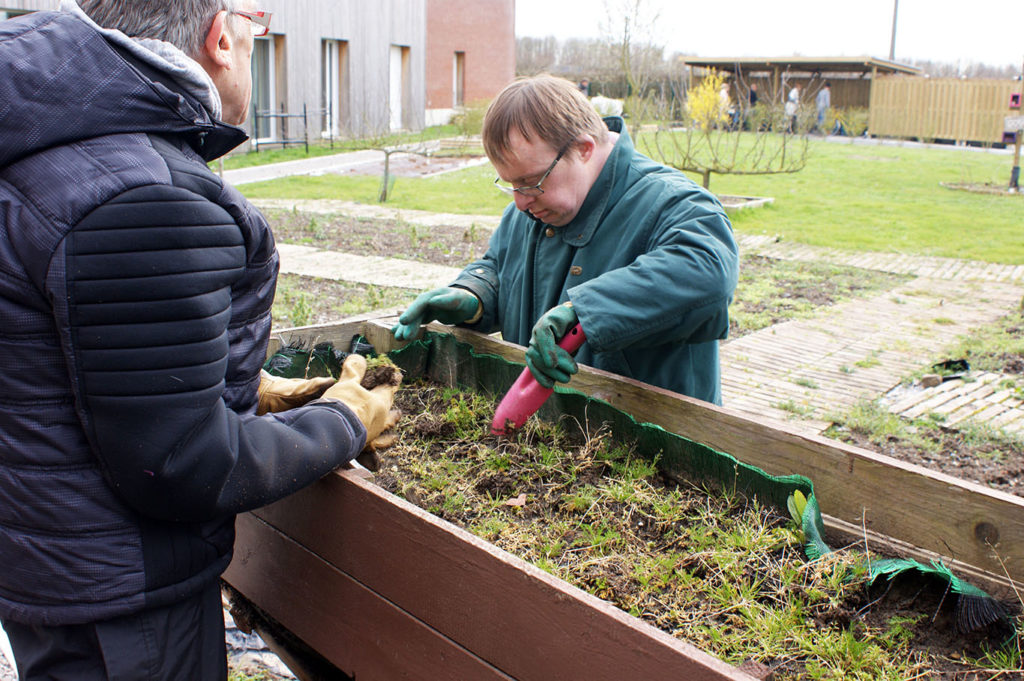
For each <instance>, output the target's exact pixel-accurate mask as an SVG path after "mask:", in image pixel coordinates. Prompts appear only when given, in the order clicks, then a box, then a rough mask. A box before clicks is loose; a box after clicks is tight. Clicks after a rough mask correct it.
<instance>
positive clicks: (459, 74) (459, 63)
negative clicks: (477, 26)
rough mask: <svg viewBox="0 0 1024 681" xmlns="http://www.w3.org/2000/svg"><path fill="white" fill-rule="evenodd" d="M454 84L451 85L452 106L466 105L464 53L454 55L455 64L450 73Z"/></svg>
mask: <svg viewBox="0 0 1024 681" xmlns="http://www.w3.org/2000/svg"><path fill="white" fill-rule="evenodd" d="M452 75H453V76H454V78H455V82H454V83H453V84H452V94H453V96H452V106H454V107H460V106H463V105H465V103H466V53H465V52H456V53H455V64H454V69H453V71H452Z"/></svg>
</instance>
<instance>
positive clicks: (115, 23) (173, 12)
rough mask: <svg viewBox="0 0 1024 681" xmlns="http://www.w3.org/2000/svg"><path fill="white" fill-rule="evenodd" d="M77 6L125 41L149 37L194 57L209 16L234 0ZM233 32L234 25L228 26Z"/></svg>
mask: <svg viewBox="0 0 1024 681" xmlns="http://www.w3.org/2000/svg"><path fill="white" fill-rule="evenodd" d="M78 5H79V6H80V7H81V8H82V9H83V10H84V11H85V13H86V14H88V15H89V17H90V18H91V19H92V20H93V21H95V22H96V23H97V24H99V25H100V26H102V27H103V28H114V29H117V30H118V31H121V33H124V34H125V35H126V36H128V37H129V38H153V39H156V40H163V41H165V42H168V43H171V44H172V45H174V46H175V47H177V48H178V49H180V50H181V51H182V52H184V53H185V54H187V55H188V56H190V57H193V58H195V57H198V56H199V54H200V53H201V52H202V49H203V42H204V41H205V39H206V34H207V33H208V32H209V30H210V25H211V24H212V23H213V17H214V16H216V14H217V12H220V11H221V10H227V11H228V12H230V11H231V10H233V9H235V7H236V6H237V3H236V0H78ZM231 26H232V30H233V32H234V31H235V30H237V24H235V23H232V25H231Z"/></svg>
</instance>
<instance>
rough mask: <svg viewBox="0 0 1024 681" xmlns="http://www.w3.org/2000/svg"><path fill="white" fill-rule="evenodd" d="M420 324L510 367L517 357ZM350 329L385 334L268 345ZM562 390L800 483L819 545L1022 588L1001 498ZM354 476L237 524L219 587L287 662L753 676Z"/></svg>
mask: <svg viewBox="0 0 1024 681" xmlns="http://www.w3.org/2000/svg"><path fill="white" fill-rule="evenodd" d="M432 330H435V331H441V332H447V331H453V332H454V333H455V335H456V336H457V338H458V339H459V340H460V341H463V342H466V343H469V344H470V345H472V346H473V347H474V349H475V350H476V351H477V352H484V353H491V354H496V355H501V356H504V357H506V358H509V359H511V360H514V361H517V362H522V359H523V349H522V348H521V347H519V346H516V345H512V344H509V343H505V342H502V341H499V340H496V339H494V338H492V337H488V336H483V335H481V334H476V333H473V332H470V331H465V330H460V329H454V330H452V329H449V328H448V327H440V326H436V327H432ZM359 333H361V334H363V335H365V336H366V337H367V338H368V339H369V340H370V342H371V343H373V345H374V346H375V347H376V348H377V350H378V351H380V352H386V351H389V350H391V349H393V348H394V347H395V346H396V343H395V341H394V339H393V338H392V337H391V335H390V333H389V332H388V326H385V325H382V324H379V323H375V322H372V321H371V322H352V323H346V324H339V325H333V326H319V327H306V328H301V329H293V330H289V331H285V332H282V333H281V334H280V336H281V337H282V340H284V341H285V342H290V341H292V340H295V339H304V340H305V341H306V342H309V341H313V342H321V341H330V342H333V343H335V344H336V345H338V346H340V347H343V346H345V345H346V344H347V343H348V342H349V340H350V339H351V338H352V336H353V335H355V334H359ZM572 387H573V388H574V389H576V390H578V391H580V392H583V393H586V394H588V395H591V396H594V397H597V398H600V399H602V400H604V401H606V402H608V403H610V404H611V405H612V406H615V407H617V408H619V409H621V410H623V411H625V412H627V413H629V414H630V415H632V416H633V417H634V418H636V419H637V421H641V422H651V423H655V424H657V425H660V426H662V427H663V428H665V429H666V430H669V431H671V432H675V433H678V434H680V435H682V436H684V437H686V438H688V439H690V440H694V441H696V442H700V443H703V444H706V445H708V446H710V447H713V448H714V449H717V450H719V451H723V452H728V453H729V454H732V455H733V456H735V457H736V458H737V459H739V460H741V461H744V462H746V463H749V464H752V465H754V466H757V467H760V468H762V469H763V470H765V471H766V472H768V473H770V474H772V475H786V474H791V473H799V474H802V475H806V476H807V477H809V478H810V479H811V480H812V481H813V482H814V485H815V491H816V493H817V497H818V500H819V503H820V505H821V510H822V513H823V515H824V519H825V525H826V528H827V529H828V530H829V532H830V534H832V535H834V536H836V537H840V538H849V539H851V540H855V539H864V538H865V537H867V538H868V539H869V541H870V542H871V543H872V545H873V546H875V547H886V548H890V549H895V550H898V551H900V552H902V553H905V554H907V555H911V556H915V557H918V558H933V557H941V558H943V560H945V562H946V563H947V564H948V565H950V566H951V567H953V569H954V570H957V571H959V572H960V573H961V574H962V575H964V576H965V577H967V578H968V579H969V580H970V581H972V582H973V583H975V584H977V585H978V586H981V587H982V588H986V589H989V590H990V591H991V592H992V593H994V594H997V595H1002V594H1003V593H1005V592H1006V591H1007V589H1008V588H1009V587H1010V586H1011V580H1012V581H1013V582H1015V583H1017V584H1020V583H1024V521H1022V520H1021V519H1022V518H1024V500H1022V499H1020V498H1018V497H1015V496H1012V495H1009V494H1004V493H1001V492H998V491H994V490H990V489H988V488H985V487H982V486H980V485H975V484H972V483H969V482H964V481H962V480H958V479H956V478H952V477H950V476H946V475H943V474H940V473H935V472H931V471H929V470H927V469H924V468H920V467H917V466H913V465H909V464H906V463H902V462H900V461H897V460H895V459H891V458H888V457H885V456H880V455H877V454H874V453H872V452H869V451H866V450H863V449H859V448H856V447H851V446H848V445H845V444H842V443H839V442H836V441H832V440H828V439H825V438H821V437H815V436H807V435H800V434H797V433H795V432H789V431H788V430H786V429H785V428H784V427H780V426H779V425H778V424H770V423H767V422H760V421H757V420H755V419H751V418H750V417H748V416H746V415H741V414H739V413H737V412H733V411H730V410H729V409H728V408H721V407H715V406H713V405H709V404H707V403H704V402H700V401H698V400H694V399H690V398H687V397H683V396H680V395H678V394H676V393H672V392H668V391H665V390H662V389H659V388H655V387H652V386H649V385H647V384H644V383H640V382H638V381H633V380H630V379H624V378H621V377H618V376H615V375H612V374H608V373H606V372H602V371H598V370H593V369H589V368H587V367H581V371H580V373H579V374H578V375H577V376H576V377H574V378H573V381H572ZM370 477H371V476H369V475H368V474H367V473H366V472H365V471H360V470H358V469H353V470H346V471H343V472H338V473H334V474H331V475H328V476H327V477H325V478H324V479H323V480H321V481H319V482H318V483H316V484H314V485H313V486H311V487H309V488H307V489H306V490H304V491H302V492H300V493H298V494H295V495H293V496H291V497H289V498H287V499H284V500H282V501H280V502H278V503H276V504H273V505H271V506H268V507H266V508H263V509H260V510H258V511H255V512H253V513H250V514H245V515H243V516H241V517H239V519H238V523H237V528H238V538H237V540H236V545H235V558H234V561H233V562H232V563H231V565H230V567H229V568H228V570H227V572H226V573H225V575H224V579H225V581H226V582H227V584H228V585H229V586H230V587H231V588H232V589H233V590H235V591H236V592H237V594H239V595H240V596H241V598H240V599H239V600H240V601H241V602H243V603H245V604H247V605H252V606H256V612H257V613H258V614H256V615H254V616H253V619H254V620H255V621H254V624H256V625H257V630H258V631H260V632H261V633H262V634H264V638H267V639H268V642H269V643H271V647H276V648H277V649H278V652H281V653H282V654H283V656H284V657H285V659H286V661H288V660H289V658H293V659H292V661H293V662H294V663H295V664H296V665H298V666H301V665H302V664H303V662H304V660H303V659H301V655H300V656H299V657H298V658H295V657H294V656H295V655H296V654H297V653H296V651H295V650H294V649H288V646H287V644H285V643H282V642H283V641H287V640H289V638H292V637H294V638H297V639H298V640H299V641H301V642H302V643H303V644H304V645H305V646H308V648H310V649H312V651H315V653H316V654H318V655H319V656H322V657H323V658H324V659H325V660H326V661H328V662H329V663H330V664H331V665H333V666H334V667H336V668H337V669H340V670H341V671H342V672H344V673H345V674H347V675H348V676H351V677H353V678H357V679H401V678H409V679H432V680H433V679H439V680H440V679H452V680H453V681H454V680H456V679H458V680H463V679H520V680H522V681H530V680H536V681H542V680H544V681H547V680H549V679H559V680H560V681H562V680H564V681H569V680H573V679H580V680H581V681H582V680H584V679H585V680H586V681H601V680H604V679H607V680H608V681H613V680H614V681H621V680H622V679H625V678H658V679H664V678H673V679H675V678H679V679H751V678H753V677H751V676H748V675H747V674H745V673H744V672H742V671H740V670H738V669H736V668H734V667H732V666H730V665H727V664H725V663H724V662H722V661H720V660H718V659H717V658H714V657H712V656H711V655H709V654H707V653H704V652H703V651H701V650H699V649H698V648H696V647H694V646H692V645H690V644H688V643H686V642H684V641H680V640H678V639H675V638H673V637H671V636H669V635H668V634H665V633H664V632H662V631H660V630H658V629H656V628H655V627H652V626H650V625H648V624H646V623H644V622H642V621H640V620H639V619H637V618H634V617H632V616H630V615H628V614H626V613H624V612H622V611H621V610H619V609H618V608H616V607H614V606H612V605H610V604H608V603H606V602H604V601H602V600H600V599H598V598H596V597H594V596H592V595H590V594H588V593H586V592H584V591H581V590H580V589H577V588H575V587H573V586H571V585H569V584H568V583H566V582H564V581H562V580H560V579H558V578H555V577H553V576H551V575H549V574H548V573H546V572H544V571H542V570H540V569H538V568H536V567H534V566H532V565H530V564H528V563H526V562H524V561H523V560H520V559H519V558H517V557H515V556H512V555H511V554H508V553H506V552H504V551H502V550H500V549H498V548H496V547H494V546H492V545H491V544H489V543H487V542H485V541H483V540H481V539H478V538H477V537H475V536H473V535H471V534H469V533H468V532H465V531H464V530H462V529H460V528H458V527H455V526H454V525H452V524H450V523H448V522H446V521H444V520H441V519H439V518H436V517H435V516H433V515H431V514H429V513H427V512H426V511H423V510H422V509H420V508H418V507H416V506H413V505H412V504H410V503H408V502H406V501H405V500H403V499H401V498H398V497H396V496H394V495H392V494H390V493H388V492H386V491H384V490H382V489H380V488H379V487H377V486H376V485H375V484H374V483H373V482H372V481H371V480H370V479H369V478H370ZM250 614H252V613H250ZM307 652H308V651H307ZM293 668H294V667H293ZM300 675H302V674H301V672H300ZM308 678H315V675H314V674H312V673H310V674H309V676H308Z"/></svg>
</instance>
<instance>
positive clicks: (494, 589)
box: [236, 471, 752, 681]
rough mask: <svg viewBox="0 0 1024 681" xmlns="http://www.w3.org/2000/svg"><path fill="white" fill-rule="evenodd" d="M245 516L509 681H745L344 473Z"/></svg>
mask: <svg viewBox="0 0 1024 681" xmlns="http://www.w3.org/2000/svg"><path fill="white" fill-rule="evenodd" d="M255 515H257V516H258V517H259V518H260V519H261V520H262V521H264V522H266V523H268V524H269V525H271V526H273V527H274V528H276V529H277V530H278V531H280V532H281V533H283V534H284V535H287V536H288V537H290V538H291V539H293V540H294V541H296V542H298V543H299V544H302V545H303V546H306V547H308V548H309V549H310V550H311V551H315V552H316V554H317V555H318V556H319V557H320V558H322V559H323V560H324V561H326V562H327V563H329V564H331V565H333V566H335V567H336V568H338V569H339V570H341V571H343V572H344V573H346V574H348V575H351V577H352V578H353V579H355V580H357V581H358V582H359V583H360V584H362V585H365V586H366V587H367V588H369V589H371V590H372V591H374V592H376V593H377V594H380V596H381V597H383V598H385V599H387V600H388V601H390V602H392V603H395V604H399V605H400V606H401V608H402V609H403V610H405V611H406V612H407V613H409V614H410V615H412V616H413V617H415V618H416V619H417V620H419V621H421V622H423V623H424V624H426V625H427V626H429V627H430V628H432V629H434V630H436V631H437V632H440V633H441V634H443V635H444V636H445V637H447V638H450V639H451V640H452V641H454V642H455V643H458V644H459V645H461V646H462V647H464V648H465V649H466V650H469V651H472V652H473V653H474V654H475V655H477V656H479V657H480V658H481V659H482V660H485V661H487V662H488V663H489V664H491V665H493V666H494V667H496V668H498V669H500V670H502V671H503V672H504V673H506V674H508V675H509V676H511V677H513V678H515V679H518V680H519V681H549V680H550V679H559V680H560V681H563V680H564V681H573V680H576V679H578V680H579V681H621V680H622V679H628V678H636V679H647V678H650V679H669V678H673V679H674V678H679V679H694V680H698V681H699V680H703V679H707V680H709V681H710V680H729V679H732V680H735V681H741V680H742V681H752V679H751V677H749V676H748V675H746V674H743V673H742V672H739V671H738V670H736V669H735V668H734V667H731V666H729V665H727V664H725V663H724V662H722V661H720V660H718V659H717V658H714V657H712V656H710V655H708V654H707V653H704V652H702V651H701V650H699V649H698V648H696V647H694V646H692V645H690V644H689V643H686V642H685V641H681V640H678V639H675V638H672V637H671V636H669V635H668V634H666V633H664V632H662V631H660V630H658V629H656V628H654V627H652V626H649V625H647V624H645V623H644V622H642V621H640V620H639V619H637V618H635V617H632V616H630V615H628V614H626V613H624V612H622V611H621V610H619V609H618V608H616V607H614V606H613V605H611V604H609V603H607V602H605V601H602V600H601V599H599V598H596V597H594V596H591V595H590V594H587V593H585V592H583V591H581V590H579V589H577V588H575V587H573V586H570V585H569V584H567V583H566V582H564V581H562V580H560V579H557V578H555V577H553V576H551V575H549V574H548V573H546V572H544V571H543V570H540V569H538V568H536V567H534V566H532V565H530V564H529V563H526V562H525V561H522V560H520V559H519V558H516V557H515V556H512V555H511V554H509V553H507V552H505V551H502V550H500V549H498V548H497V547H495V546H493V545H492V544H489V543H487V542H485V541H483V540H481V539H479V538H477V537H475V536H473V535H471V534H469V533H468V532H465V531H463V530H461V529H459V528H458V527H455V526H454V525H452V524H450V523H447V522H445V521H443V520H440V519H439V518H436V517H435V516H433V515H431V514H430V513H427V512H426V511H424V510H422V509H420V508H418V507H416V506H413V505H412V504H409V503H408V502H406V501H404V500H403V499H400V498H398V497H396V496H394V495H392V494H390V493H388V492H386V491H384V490H382V489H380V488H379V487H377V486H376V485H374V484H373V483H371V482H368V481H366V480H363V479H361V478H360V477H359V476H358V475H355V474H353V472H351V471H346V472H344V473H339V474H331V475H328V476H326V477H325V478H324V479H322V480H321V481H319V482H318V483H316V484H314V485H312V486H311V487H309V488H307V489H305V490H303V491H302V492H299V493H298V494H295V495H293V496H291V497H288V498H287V499H285V500H283V501H280V502H278V503H276V504H273V505H271V506H268V507H266V508H263V509H260V510H259V511H257V512H256V513H255ZM251 559H252V558H251V556H250V560H251ZM239 560H244V558H240V559H239ZM236 588H237V587H236ZM240 590H242V589H240ZM242 591H243V593H245V592H244V590H242ZM252 600H253V601H254V602H256V603H258V604H260V605H261V606H262V603H260V601H259V600H258V599H252ZM351 614H352V615H354V614H355V613H351ZM271 615H274V613H273V612H271ZM343 616H344V615H343ZM275 617H276V615H275ZM321 617H323V615H321V614H317V616H316V619H320V618H321ZM360 619H361V618H360ZM332 626H333V624H332ZM385 634H386V632H384V631H381V632H380V634H379V635H380V636H384V635H385ZM385 678H390V677H385ZM420 678H431V679H432V678H434V677H432V676H430V675H429V674H425V675H423V676H421V677H420ZM465 678H473V677H471V676H467V677H465Z"/></svg>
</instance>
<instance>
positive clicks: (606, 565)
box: [376, 381, 1021, 680]
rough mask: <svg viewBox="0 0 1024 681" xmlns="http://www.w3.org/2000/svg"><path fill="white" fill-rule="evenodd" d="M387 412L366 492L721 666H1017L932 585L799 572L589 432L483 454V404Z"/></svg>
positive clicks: (510, 444)
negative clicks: (372, 486)
mask: <svg viewBox="0 0 1024 681" xmlns="http://www.w3.org/2000/svg"><path fill="white" fill-rule="evenodd" d="M396 406H398V407H399V408H401V409H402V411H403V413H404V416H403V418H402V421H401V422H400V424H399V429H398V432H397V441H396V443H395V444H394V445H393V446H392V447H390V448H388V449H386V450H381V451H379V452H377V455H376V456H377V462H376V464H377V475H376V479H377V483H378V484H379V485H381V486H382V487H384V488H385V489H387V490H389V491H391V492H393V493H395V494H398V495H400V496H403V497H405V498H406V499H407V500H409V501H411V502H412V503H414V504H416V505H418V506H421V507H422V508H425V509H427V510H429V511H431V512H432V513H434V514H436V515H438V516H440V517H441V518H444V519H446V520H448V521H450V522H452V523H454V524H456V525H459V526H461V527H463V528H465V529H467V530H468V531H470V532H472V533H474V534H476V535H478V536H480V537H482V538H484V539H486V540H488V541H490V542H491V543H493V544H495V545H496V546H499V547H501V548H503V549H505V550H507V551H509V552H510V553H513V554H515V555H517V556H519V557H521V558H523V559H524V560H527V561H529V562H531V563H534V564H535V565H537V566H539V567H540V568H542V569H544V570H547V571H548V572H550V573H552V574H554V575H556V576H558V577H560V578H562V579H564V580H566V581H568V582H570V583H572V584H574V585H575V586H577V587H579V588H581V589H584V590H586V591H588V592H590V593H592V594H594V595H596V596H598V597H600V598H602V599H605V600H607V601H609V602H611V603H613V604H615V605H616V606H617V607H619V608H621V609H622V610H624V611H626V612H628V613H631V614H632V615H634V616H636V617H638V618H640V619H642V620H644V621H646V622H648V623H650V624H652V625H654V626H657V627H659V628H661V629H662V630H664V631H666V632H668V633H669V634H671V635H673V636H676V637H679V638H682V639H686V640H688V641H690V642H692V643H694V644H696V645H697V646H699V647H701V648H702V649H704V650H707V651H708V652H710V653H712V654H714V655H717V656H718V657H720V658H722V659H724V660H726V661H727V662H730V663H732V664H740V663H742V662H743V661H745V660H754V661H757V662H759V663H762V664H764V665H766V666H767V667H768V668H769V669H771V670H772V671H773V673H774V677H773V678H774V679H777V680H778V679H804V678H836V679H841V678H865V679H882V678H890V679H905V678H963V679H969V678H970V679H973V678H978V679H982V678H993V676H994V674H995V673H994V672H985V671H982V670H983V669H994V668H999V669H1003V670H1006V669H1019V668H1020V666H1021V665H1020V656H1019V650H1020V647H1019V645H1020V640H1019V639H1018V638H1015V637H1014V636H1013V634H1012V632H1010V631H1006V630H1001V629H1000V628H999V627H998V626H996V625H993V626H992V627H989V628H986V629H983V630H980V631H976V632H973V633H971V634H961V633H957V632H956V631H955V627H954V625H953V622H952V617H953V612H952V610H953V608H952V604H953V602H954V600H955V599H954V597H953V595H952V594H948V593H946V592H945V590H944V589H945V588H946V587H947V586H948V585H947V584H945V583H941V582H936V583H929V582H922V581H921V580H920V579H917V580H895V581H894V582H892V583H891V584H890V583H887V582H884V581H882V580H879V582H877V583H876V586H873V587H870V588H868V587H867V586H866V575H865V570H864V569H863V567H862V566H863V564H864V558H865V554H864V553H863V551H862V549H863V547H859V548H858V547H848V548H845V549H841V550H837V551H836V552H834V553H832V554H829V555H828V556H826V557H825V558H823V559H822V560H819V561H816V562H813V563H811V562H808V561H807V560H806V559H805V558H804V556H803V551H802V541H803V539H802V536H801V534H800V532H799V530H798V529H797V527H796V525H795V524H794V523H793V522H792V520H790V519H789V517H788V516H785V515H783V514H780V513H779V512H777V511H776V510H775V509H773V508H767V507H765V506H763V505H761V504H759V503H758V501H757V500H751V499H746V498H744V497H743V496H742V495H739V494H737V493H735V492H731V491H729V490H721V489H712V488H709V487H707V486H704V485H698V484H694V483H687V482H679V481H675V480H670V479H668V478H667V477H665V476H664V475H663V474H662V473H660V472H659V470H658V467H657V464H656V462H654V461H650V460H648V459H645V458H643V457H642V456H640V455H639V454H638V453H636V452H634V451H632V450H631V449H630V448H628V447H626V446H624V445H622V444H619V443H615V442H613V441H612V440H611V439H610V438H609V437H608V436H607V435H606V434H605V433H604V432H601V431H598V432H583V428H581V426H580V425H579V424H577V423H574V422H573V423H563V424H561V426H553V425H549V424H543V423H541V422H539V421H537V420H536V419H531V420H530V422H529V423H528V424H527V426H526V427H525V428H524V429H523V430H522V431H520V432H518V433H516V434H515V435H514V436H513V437H512V438H508V439H506V438H496V437H494V436H493V435H491V434H490V432H489V430H490V422H491V418H492V417H493V414H494V408H495V402H494V401H493V400H491V399H490V398H487V397H483V396H480V395H477V394H475V393H470V392H461V391H459V390H456V389H452V388H447V387H442V386H438V385H435V384H428V383H424V382H421V381H416V382H411V383H408V384H406V385H404V386H403V387H402V389H401V390H400V391H399V393H398V395H397V397H396ZM1008 637H1009V638H1012V640H1011V641H1010V643H1009V645H1008V646H1006V647H1000V644H1001V643H1002V642H1003V641H1005V640H1007V638H1008ZM1014 674H1017V672H1016V671H1013V672H1010V673H1009V674H1007V673H1006V672H1003V673H1002V674H1001V675H1000V678H1020V676H1019V675H1018V676H1014Z"/></svg>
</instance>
